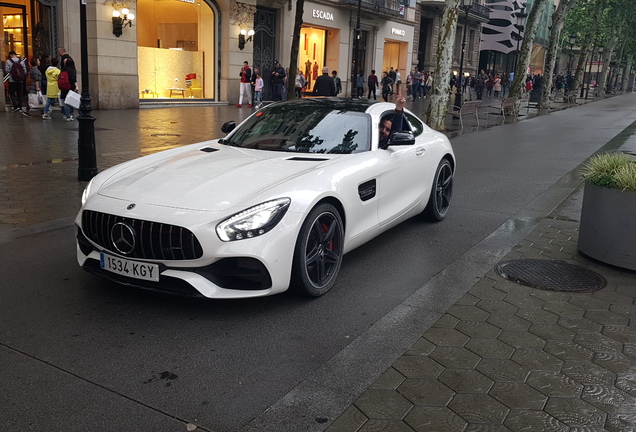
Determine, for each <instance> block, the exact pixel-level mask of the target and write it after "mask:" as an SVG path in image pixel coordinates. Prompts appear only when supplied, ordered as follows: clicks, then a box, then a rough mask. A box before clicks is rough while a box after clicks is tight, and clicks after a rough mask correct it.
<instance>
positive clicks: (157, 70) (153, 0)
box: [137, 0, 216, 99]
mask: <svg viewBox="0 0 636 432" xmlns="http://www.w3.org/2000/svg"><path fill="white" fill-rule="evenodd" d="M137 17H138V21H137V25H138V32H137V43H138V48H137V49H138V62H139V89H140V92H141V94H140V98H142V99H150V98H179V99H201V98H209V99H212V98H214V97H215V94H214V91H215V89H214V80H213V77H214V71H215V70H216V67H215V64H214V28H215V16H214V12H213V11H212V9H211V8H210V7H209V6H208V5H207V3H205V2H200V1H192V2H190V1H172V2H167V1H159V0H139V1H138V2H137Z"/></svg>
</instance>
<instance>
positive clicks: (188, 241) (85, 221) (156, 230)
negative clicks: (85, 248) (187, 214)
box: [82, 210, 203, 261]
mask: <svg viewBox="0 0 636 432" xmlns="http://www.w3.org/2000/svg"><path fill="white" fill-rule="evenodd" d="M119 223H123V224H126V225H128V226H129V227H130V228H132V232H133V233H134V237H135V241H134V248H133V249H132V251H131V252H130V253H127V254H122V253H121V252H120V251H118V250H117V248H116V247H115V245H114V244H113V241H112V236H111V231H112V229H113V227H114V226H115V225H116V224H119ZM82 228H83V232H84V235H85V236H86V237H87V238H88V239H90V240H91V241H92V242H94V243H97V244H98V245H100V246H101V247H103V248H104V249H107V250H109V251H111V252H113V253H116V254H118V255H123V256H125V257H127V258H138V259H153V260H164V261H165V260H174V261H177V260H192V259H197V258H200V257H201V256H202V255H203V248H202V247H201V243H199V241H198V240H197V238H196V237H195V235H194V234H193V233H192V232H191V231H190V230H188V229H186V228H183V227H180V226H176V225H170V224H164V223H159V222H151V221H145V220H139V219H132V218H126V217H122V216H115V215H110V214H107V213H100V212H96V211H91V210H84V211H83V212H82Z"/></svg>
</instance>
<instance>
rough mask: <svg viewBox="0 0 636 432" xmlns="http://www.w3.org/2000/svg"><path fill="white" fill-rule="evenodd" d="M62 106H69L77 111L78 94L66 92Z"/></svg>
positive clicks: (71, 91) (78, 105)
mask: <svg viewBox="0 0 636 432" xmlns="http://www.w3.org/2000/svg"><path fill="white" fill-rule="evenodd" d="M64 104H65V105H70V106H72V107H73V108H75V109H79V107H80V95H79V93H76V92H74V91H73V90H70V91H69V92H68V94H67V95H66V98H64Z"/></svg>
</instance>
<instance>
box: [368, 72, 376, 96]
mask: <svg viewBox="0 0 636 432" xmlns="http://www.w3.org/2000/svg"><path fill="white" fill-rule="evenodd" d="M367 86H368V87H369V94H368V95H367V99H371V95H373V100H376V97H375V92H376V90H377V89H378V77H377V76H376V75H375V69H371V75H369V76H368V77H367Z"/></svg>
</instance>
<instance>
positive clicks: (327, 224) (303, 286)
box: [291, 204, 344, 297]
mask: <svg viewBox="0 0 636 432" xmlns="http://www.w3.org/2000/svg"><path fill="white" fill-rule="evenodd" d="M343 250H344V228H343V225H342V218H341V217H340V213H339V212H338V210H337V209H336V208H335V207H334V206H332V205H331V204H320V205H318V206H316V207H315V208H314V209H313V210H312V211H311V212H310V213H309V216H307V219H305V221H304V222H303V226H302V227H301V229H300V233H299V234H298V239H297V240H296V247H295V249H294V263H293V266H292V281H291V282H292V289H293V290H294V291H296V292H297V293H299V294H301V295H304V296H308V297H319V296H321V295H323V294H325V293H326V292H327V291H329V290H330V289H331V287H332V286H333V284H334V283H335V281H336V276H337V275H338V271H339V270H340V265H341V264H342V253H343Z"/></svg>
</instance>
